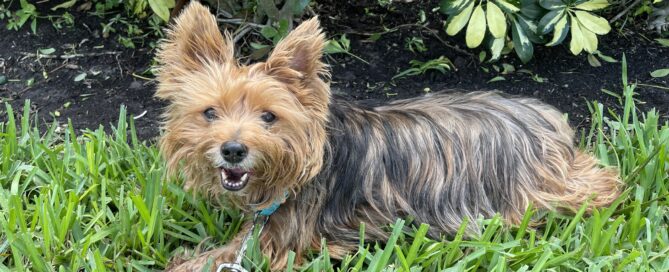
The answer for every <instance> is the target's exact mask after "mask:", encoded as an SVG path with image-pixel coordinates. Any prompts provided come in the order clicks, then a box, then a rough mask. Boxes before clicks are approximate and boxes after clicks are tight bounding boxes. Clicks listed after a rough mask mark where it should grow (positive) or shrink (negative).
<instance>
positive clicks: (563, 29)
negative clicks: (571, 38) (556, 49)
mask: <svg viewBox="0 0 669 272" xmlns="http://www.w3.org/2000/svg"><path fill="white" fill-rule="evenodd" d="M568 33H569V20H567V16H562V19H560V21H558V22H557V23H556V24H555V29H554V31H553V39H552V40H551V41H550V42H549V43H547V44H546V46H555V45H558V44H561V43H562V41H564V39H565V38H566V37H567V34H568Z"/></svg>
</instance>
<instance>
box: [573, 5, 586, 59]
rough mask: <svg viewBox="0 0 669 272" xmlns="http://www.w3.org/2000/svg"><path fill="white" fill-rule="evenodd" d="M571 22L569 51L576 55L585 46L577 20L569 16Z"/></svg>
mask: <svg viewBox="0 0 669 272" xmlns="http://www.w3.org/2000/svg"><path fill="white" fill-rule="evenodd" d="M570 18H571V20H570V22H571V42H570V43H569V50H570V51H571V53H572V54H574V55H578V54H580V53H581V51H583V46H584V44H585V41H584V39H585V38H584V37H583V34H582V33H581V27H580V25H579V23H578V21H577V20H575V18H574V17H571V15H570Z"/></svg>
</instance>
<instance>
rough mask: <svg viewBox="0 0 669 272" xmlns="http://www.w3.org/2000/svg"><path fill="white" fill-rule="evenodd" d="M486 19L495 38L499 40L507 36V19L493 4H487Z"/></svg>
mask: <svg viewBox="0 0 669 272" xmlns="http://www.w3.org/2000/svg"><path fill="white" fill-rule="evenodd" d="M486 11H487V12H486V19H487V20H488V28H489V29H490V34H492V36H493V37H495V38H497V39H499V38H503V37H504V36H505V35H506V17H505V16H504V12H502V10H501V9H500V8H499V7H498V6H497V5H495V3H493V2H488V3H486Z"/></svg>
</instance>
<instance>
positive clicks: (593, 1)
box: [575, 0, 609, 10]
mask: <svg viewBox="0 0 669 272" xmlns="http://www.w3.org/2000/svg"><path fill="white" fill-rule="evenodd" d="M607 6H609V1H607V0H590V1H588V2H585V3H582V4H578V5H576V7H575V8H577V9H582V10H598V9H603V8H605V7H607Z"/></svg>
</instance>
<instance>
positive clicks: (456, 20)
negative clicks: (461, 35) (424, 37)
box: [446, 1, 474, 36]
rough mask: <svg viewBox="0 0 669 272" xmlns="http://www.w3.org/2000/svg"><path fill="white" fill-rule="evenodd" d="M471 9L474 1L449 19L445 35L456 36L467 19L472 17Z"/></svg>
mask: <svg viewBox="0 0 669 272" xmlns="http://www.w3.org/2000/svg"><path fill="white" fill-rule="evenodd" d="M473 9H474V1H471V2H469V4H467V7H466V8H465V9H464V10H463V11H462V12H461V13H460V14H458V15H455V16H453V17H451V18H450V19H449V22H448V25H447V26H446V34H448V35H450V36H453V35H455V34H458V32H460V30H462V28H464V27H465V25H466V24H467V22H468V21H469V17H470V16H471V15H472V10H473Z"/></svg>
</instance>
